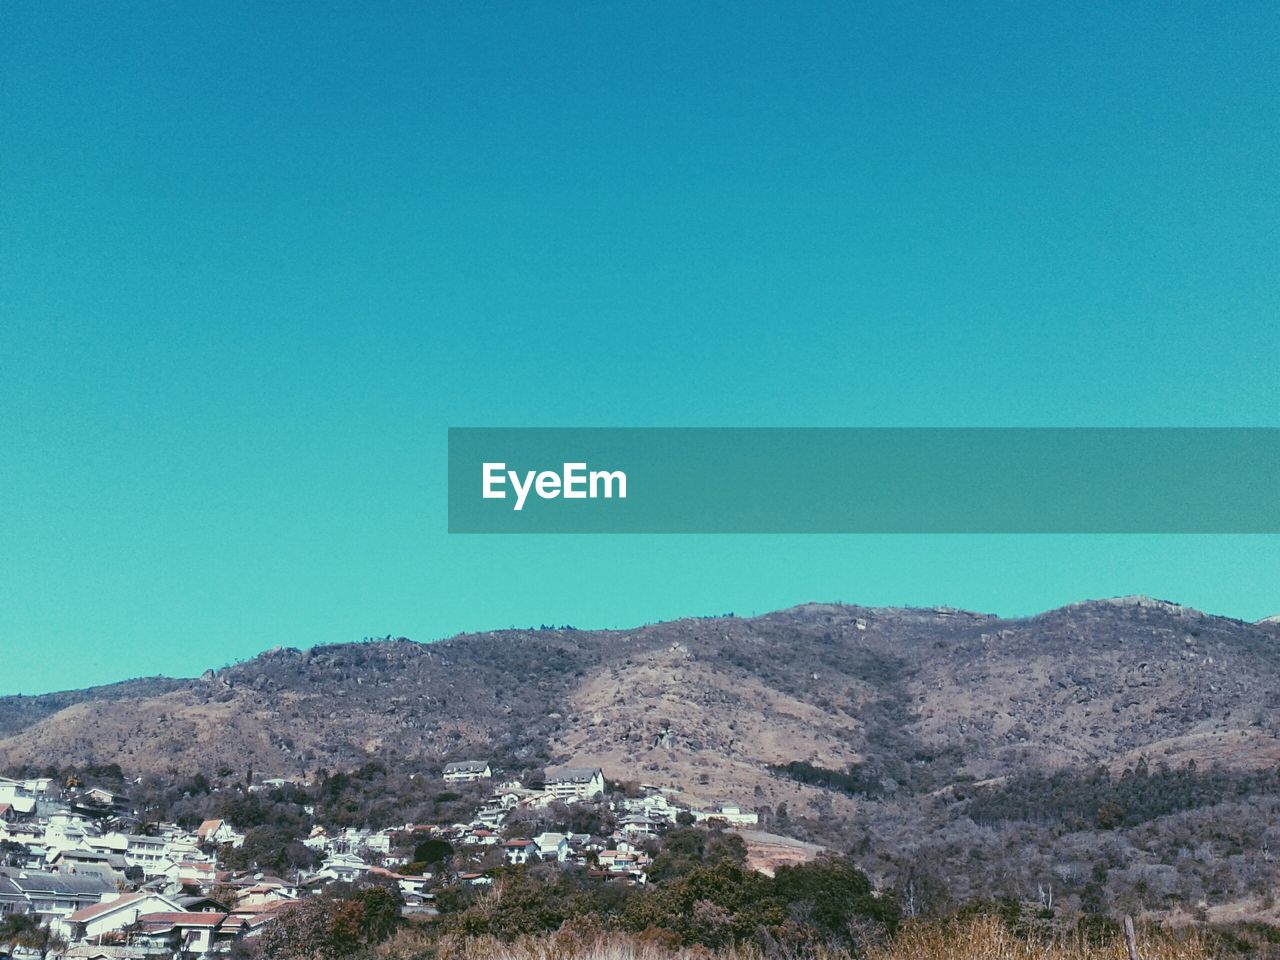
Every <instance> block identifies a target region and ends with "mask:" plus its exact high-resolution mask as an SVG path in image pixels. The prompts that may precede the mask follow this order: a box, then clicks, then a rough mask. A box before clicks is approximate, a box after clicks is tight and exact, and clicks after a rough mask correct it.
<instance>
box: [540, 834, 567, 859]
mask: <svg viewBox="0 0 1280 960" xmlns="http://www.w3.org/2000/svg"><path fill="white" fill-rule="evenodd" d="M533 842H534V843H536V844H537V845H538V850H539V852H540V856H541V857H542V859H543V860H552V859H554V860H556V861H558V862H560V863H564V862H565V860H567V859H568V858H569V838H568V837H566V836H565V835H564V834H563V833H540V834H538V835H537V836H536V837H534V838H533Z"/></svg>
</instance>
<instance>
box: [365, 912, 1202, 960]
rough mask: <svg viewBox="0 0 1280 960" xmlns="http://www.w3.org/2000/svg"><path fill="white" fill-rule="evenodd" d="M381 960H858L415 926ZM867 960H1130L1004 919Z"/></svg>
mask: <svg viewBox="0 0 1280 960" xmlns="http://www.w3.org/2000/svg"><path fill="white" fill-rule="evenodd" d="M1139 952H1140V956H1141V958H1142V960H1209V958H1211V957H1213V956H1214V954H1213V953H1212V951H1211V950H1210V948H1209V946H1208V945H1207V944H1206V943H1205V941H1204V940H1203V939H1201V938H1200V937H1198V936H1197V935H1195V934H1187V935H1178V934H1175V933H1169V932H1161V931H1149V932H1146V933H1144V934H1143V935H1142V936H1141V938H1140V941H1139ZM375 956H377V957H380V958H383V960H414V958H419V957H421V958H426V957H432V958H434V960H852V955H851V954H850V953H848V952H846V951H843V950H828V949H822V948H819V949H816V950H810V951H806V952H804V953H803V954H794V955H792V954H787V955H786V956H778V957H774V956H770V955H767V954H766V952H765V951H763V950H761V949H760V948H759V947H757V946H755V945H754V944H746V945H742V946H738V947H731V948H725V949H720V950H716V951H711V950H707V949H706V948H703V947H692V948H689V947H684V948H678V947H672V946H670V945H664V944H663V943H661V942H658V941H656V940H654V939H648V938H645V937H626V936H620V935H607V936H590V935H587V936H583V935H579V934H575V933H573V932H572V931H565V932H561V933H558V934H554V935H551V936H545V937H523V938H520V939H518V940H515V941H509V942H508V941H502V940H498V939H495V938H492V937H471V938H462V937H459V938H448V939H446V940H445V941H443V942H439V943H437V942H435V941H433V940H431V939H430V938H429V937H427V936H426V935H425V934H424V933H422V932H421V931H420V930H416V929H414V928H412V927H410V928H406V929H404V930H402V931H400V932H399V933H398V934H397V935H396V936H395V937H393V938H392V939H390V940H388V941H387V942H385V943H383V944H381V945H380V946H379V947H377V948H376V951H375ZM866 960H1127V954H1126V952H1125V946H1124V942H1123V941H1122V940H1119V939H1113V940H1110V941H1108V942H1106V943H1104V944H1102V945H1089V944H1087V943H1083V942H1080V941H1074V942H1073V941H1067V940H1064V941H1059V942H1052V943H1039V942H1033V941H1029V940H1025V939H1022V938H1020V937H1017V936H1015V935H1014V934H1012V933H1010V932H1009V931H1008V929H1007V928H1006V927H1005V926H1004V925H1003V924H1001V923H1000V922H999V921H998V920H996V919H993V918H979V919H975V920H971V921H968V922H965V923H959V924H956V923H939V922H927V923H915V924H909V925H907V926H906V927H905V928H904V929H903V930H902V931H901V932H900V933H899V934H898V936H897V937H895V938H894V939H893V941H892V942H890V943H887V944H885V945H882V946H878V947H874V948H872V949H871V950H870V951H869V952H868V953H867V954H866Z"/></svg>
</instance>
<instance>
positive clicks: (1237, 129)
mask: <svg viewBox="0 0 1280 960" xmlns="http://www.w3.org/2000/svg"><path fill="white" fill-rule="evenodd" d="M1277 49H1280V8H1278V7H1277V6H1276V5H1275V4H1274V3H1273V2H1257V3H1249V2H1232V3H1168V2H1161V3H1152V4H1096V3H1088V4H1072V3H1060V4H1042V3H1034V4H1033V3H997V4H982V3H974V4H954V3H936V4H923V5H913V4H909V3H908V4H903V3H896V2H895V3H886V4H883V5H876V4H832V5H829V6H824V5H819V4H807V5H802V6H800V7H797V6H795V5H788V4H770V5H759V6H752V5H749V4H741V3H733V4H659V5H641V4H626V5H623V4H616V5H611V4H599V3H589V4H587V3H584V4H578V5H568V4H541V3H531V4H484V3H474V4H472V3H467V4H463V3H458V4H450V5H447V6H440V5H428V4H411V3H395V4H392V3H379V4H355V3H350V4H303V3H294V2H286V3H275V4H256V3H253V4H251V3H244V4H235V3H220V4H203V5H195V4H161V3H155V4H146V3H116V4H89V3H83V4H66V3H56V2H55V3H48V2H40V3H23V2H6V3H4V4H2V5H0V693H7V692H16V691H23V692H38V691H43V690H48V689H55V688H65V687H73V686H81V685H85V684H89V683H95V682H106V681H111V680H117V679H122V678H125V677H130V676H135V675H140V674H151V673H157V672H164V673H171V674H190V673H194V672H197V671H199V670H201V669H203V668H204V667H206V666H218V665H221V664H224V663H227V662H228V661H231V660H234V659H237V658H242V657H247V656H250V655H252V654H254V653H256V652H258V651H259V650H261V649H263V648H267V647H271V646H275V645H278V644H284V645H294V646H308V645H311V644H315V643H325V642H332V641H345V640H352V639H359V638H361V637H364V636H370V635H385V634H388V633H392V634H396V635H401V634H403V635H408V636H411V637H414V638H417V639H431V638H435V637H438V636H442V635H446V634H449V633H451V632H454V631H458V630H464V629H485V628H491V627H503V626H509V625H512V624H517V625H528V624H537V623H543V622H548V623H551V622H554V623H558V624H562V623H570V624H575V625H577V626H605V625H608V626H626V625H632V624H636V623H640V622H644V621H648V620H654V619H664V618H670V617H675V616H680V615H686V614H708V613H722V612H726V611H730V610H732V611H736V612H738V613H751V612H763V611H765V610H768V609H771V608H775V607H779V606H785V605H788V604H792V603H796V602H800V601H805V600H810V599H821V600H832V599H840V600H846V601H851V602H860V603H866V604H905V603H909V604H951V605H957V606H967V607H973V608H978V609H982V610H990V611H994V612H1000V613H1007V614H1022V613H1028V612H1033V611H1036V610H1040V609H1043V608H1047V607H1051V606H1054V605H1058V604H1061V603H1064V602H1068V601H1072V600H1076V599H1080V598H1084V597H1095V596H1109V595H1115V594H1124V593H1136V592H1142V593H1150V594H1154V595H1157V596H1162V597H1166V598H1169V599H1176V600H1181V601H1183V602H1187V603H1191V604H1194V605H1197V606H1200V607H1202V608H1205V609H1208V610H1210V611H1213V612H1217V613H1225V614H1230V615H1233V616H1239V617H1242V618H1257V617H1261V616H1264V615H1267V614H1271V613H1276V612H1280V540H1278V539H1277V538H1275V537H1263V536H1254V537H1169V536H1165V537H1093V538H1090V537H1030V536H1024V537H977V536H974V537H928V536H916V537H852V536H844V537H834V536H833V537H822V536H811V537H746V536H736V537H656V536H654V537H645V536H638V537H629V538H621V537H579V538H556V537H547V538H540V537H525V538H497V537H475V538H467V537H461V536H455V537H450V536H448V535H447V534H446V533H445V514H444V506H445V501H444V493H445V491H444V487H443V484H444V476H445V474H444V454H445V429H446V428H447V427H448V426H450V425H503V426H521V425H547V426H574V425H619V426H632V425H635V426H648V425H673V426H712V425H743V426H756V425H759V426H781V425H812V426H825V425H850V426H863V425H867V426H876V425H918V426H955V425H983V426H1006V425H1017V426H1024V425H1054V426H1059V425H1068V426H1076V425H1081V426H1093V425H1126V426H1162V425H1186V426H1202V425H1247V426H1274V425H1280V322H1278V321H1280V279H1278V278H1280V235H1278V225H1280V189H1278V187H1280V161H1278V152H1277V144H1280V106H1278V105H1280V97H1277V91H1278V90H1280V58H1278V57H1276V55H1275V52H1276V50H1277ZM1230 468H1231V465H1230V464H1223V469H1224V470H1229V469H1230Z"/></svg>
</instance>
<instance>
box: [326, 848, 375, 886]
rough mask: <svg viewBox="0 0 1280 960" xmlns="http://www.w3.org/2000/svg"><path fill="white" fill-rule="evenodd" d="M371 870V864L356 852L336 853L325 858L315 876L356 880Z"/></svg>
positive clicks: (328, 878)
mask: <svg viewBox="0 0 1280 960" xmlns="http://www.w3.org/2000/svg"><path fill="white" fill-rule="evenodd" d="M368 872H369V864H367V863H365V862H364V861H363V860H361V859H360V858H359V857H357V856H356V855H355V854H354V853H334V854H331V855H330V856H328V857H326V858H325V861H324V863H322V864H320V869H319V870H318V871H317V872H316V874H315V876H316V878H317V879H321V880H342V881H351V880H355V879H356V878H357V877H360V876H362V875H364V874H366V873H368Z"/></svg>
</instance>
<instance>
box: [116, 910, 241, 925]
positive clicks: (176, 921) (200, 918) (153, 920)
mask: <svg viewBox="0 0 1280 960" xmlns="http://www.w3.org/2000/svg"><path fill="white" fill-rule="evenodd" d="M225 919H227V915H226V914H225V913H144V914H143V915H142V916H140V917H139V918H138V923H140V924H142V925H143V926H144V927H162V926H168V927H178V926H182V927H216V926H217V925H218V924H220V923H222V921H223V920H225Z"/></svg>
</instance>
